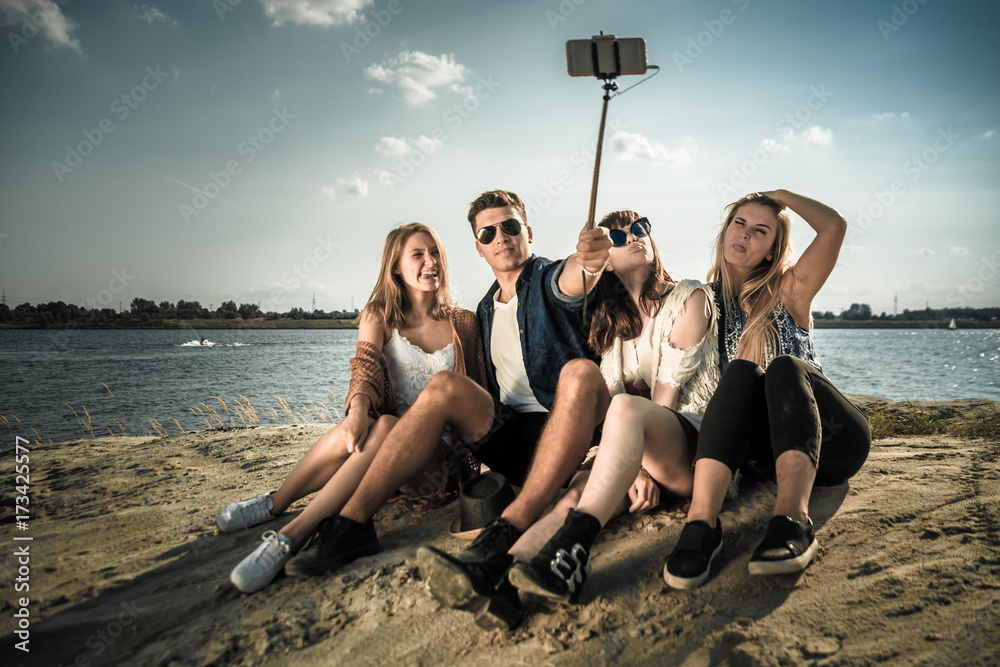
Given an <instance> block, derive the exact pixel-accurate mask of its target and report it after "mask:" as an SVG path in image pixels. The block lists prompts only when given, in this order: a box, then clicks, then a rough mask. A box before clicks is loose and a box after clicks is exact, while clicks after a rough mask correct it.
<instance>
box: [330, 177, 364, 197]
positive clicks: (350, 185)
mask: <svg viewBox="0 0 1000 667" xmlns="http://www.w3.org/2000/svg"><path fill="white" fill-rule="evenodd" d="M337 187H339V188H345V189H346V190H347V191H348V192H350V193H351V194H352V195H358V196H360V197H367V196H368V181H366V180H365V179H363V178H361V177H360V176H358V175H356V174H355V175H354V176H352V177H351V178H349V179H344V178H338V179H337Z"/></svg>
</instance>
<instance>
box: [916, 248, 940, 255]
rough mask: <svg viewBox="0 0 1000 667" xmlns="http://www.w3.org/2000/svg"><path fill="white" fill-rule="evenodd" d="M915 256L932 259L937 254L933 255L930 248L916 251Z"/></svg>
mask: <svg viewBox="0 0 1000 667" xmlns="http://www.w3.org/2000/svg"><path fill="white" fill-rule="evenodd" d="M917 254H918V255H923V256H924V257H933V256H934V255H936V254H937V253H935V252H934V251H933V250H931V249H930V248H921V249H920V250H918V251H917Z"/></svg>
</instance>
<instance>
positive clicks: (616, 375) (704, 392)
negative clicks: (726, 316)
mask: <svg viewBox="0 0 1000 667" xmlns="http://www.w3.org/2000/svg"><path fill="white" fill-rule="evenodd" d="M695 290H702V291H703V292H705V303H706V308H707V309H708V310H709V312H710V316H711V322H710V323H709V325H708V331H706V332H705V336H704V337H703V338H702V339H701V340H700V341H699V342H698V343H696V344H694V345H692V346H691V347H689V348H687V349H686V350H679V349H677V348H675V347H674V346H673V345H671V344H670V329H671V328H672V327H673V323H674V320H675V319H676V318H677V316H678V315H680V314H681V313H682V312H683V311H684V304H685V303H686V302H687V300H688V298H689V297H690V296H691V295H692V294H694V292H695ZM649 326H652V328H653V331H652V340H653V342H654V346H653V350H654V354H653V372H652V373H650V377H653V378H655V379H656V381H657V382H662V383H663V384H668V385H670V386H672V387H676V388H677V389H679V390H680V391H679V392H678V395H677V408H676V409H677V411H678V412H690V413H692V414H696V415H703V414H705V408H706V407H707V406H708V401H709V399H711V398H712V394H713V393H715V387H716V385H718V384H719V345H718V316H717V313H716V311H715V298H714V295H713V294H712V292H711V290H709V289H708V288H707V287H706V286H705V285H703V284H702V283H700V282H698V281H697V280H682V281H680V282H679V283H677V284H676V285H675V286H674V288H673V290H671V292H670V294H668V295H667V297H666V299H664V301H663V305H662V306H661V307H660V312H659V313H657V314H656V316H655V317H654V318H653V320H652V321H651V322H650V324H649ZM657 341H658V342H659V344H658V345H657V344H656V342H657ZM623 346H624V342H623V341H622V340H621V339H620V338H616V339H615V342H614V343H613V344H612V346H611V349H610V350H608V351H607V352H605V353H604V355H603V356H602V357H601V374H602V375H603V376H604V381H605V382H606V383H607V385H608V389H609V390H610V391H611V395H612V396H614V395H615V394H621V393H623V392H624V391H625V378H624V372H623V366H622V363H623V360H622V354H623V352H622V348H623ZM650 390H651V391H652V388H651V389H650Z"/></svg>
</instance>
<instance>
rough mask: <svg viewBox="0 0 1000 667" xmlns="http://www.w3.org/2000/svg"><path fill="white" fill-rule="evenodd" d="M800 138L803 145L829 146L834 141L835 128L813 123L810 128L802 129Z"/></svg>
mask: <svg viewBox="0 0 1000 667" xmlns="http://www.w3.org/2000/svg"><path fill="white" fill-rule="evenodd" d="M800 139H801V141H802V145H803V146H809V145H812V144H815V145H816V146H829V145H830V144H832V143H833V130H831V129H830V128H828V127H827V128H822V127H820V126H819V125H813V126H812V127H810V128H806V129H805V130H802V135H801V137H800Z"/></svg>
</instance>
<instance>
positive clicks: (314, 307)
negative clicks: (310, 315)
mask: <svg viewBox="0 0 1000 667" xmlns="http://www.w3.org/2000/svg"><path fill="white" fill-rule="evenodd" d="M313 312H314V313H315V312H316V292H313Z"/></svg>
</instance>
